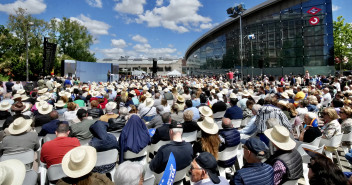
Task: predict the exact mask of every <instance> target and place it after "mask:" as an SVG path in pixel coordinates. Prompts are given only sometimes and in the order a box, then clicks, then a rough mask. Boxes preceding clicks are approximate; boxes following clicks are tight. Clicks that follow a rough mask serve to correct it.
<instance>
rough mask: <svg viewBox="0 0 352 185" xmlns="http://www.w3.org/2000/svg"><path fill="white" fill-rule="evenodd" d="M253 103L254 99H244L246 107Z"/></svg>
mask: <svg viewBox="0 0 352 185" xmlns="http://www.w3.org/2000/svg"><path fill="white" fill-rule="evenodd" d="M254 104H255V102H254V100H251V99H248V100H247V101H246V107H247V108H248V107H251V106H253V105H254Z"/></svg>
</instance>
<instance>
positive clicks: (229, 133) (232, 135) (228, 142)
mask: <svg viewBox="0 0 352 185" xmlns="http://www.w3.org/2000/svg"><path fill="white" fill-rule="evenodd" d="M219 135H220V136H221V137H222V138H223V139H224V140H225V144H222V145H220V147H219V152H221V151H223V150H225V148H227V147H234V146H237V145H238V144H240V140H241V136H240V133H239V132H238V131H237V129H236V128H228V129H222V130H220V131H219ZM236 159H237V157H236V156H235V157H233V158H231V159H229V160H226V161H220V160H219V161H218V165H219V166H221V167H223V168H227V167H230V166H232V165H234V164H235V162H236Z"/></svg>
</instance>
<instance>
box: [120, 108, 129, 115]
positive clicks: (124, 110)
mask: <svg viewBox="0 0 352 185" xmlns="http://www.w3.org/2000/svg"><path fill="white" fill-rule="evenodd" d="M119 114H120V115H121V116H126V115H127V114H128V109H127V108H126V107H120V109H119Z"/></svg>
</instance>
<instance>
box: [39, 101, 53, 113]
mask: <svg viewBox="0 0 352 185" xmlns="http://www.w3.org/2000/svg"><path fill="white" fill-rule="evenodd" d="M37 109H38V112H39V113H40V114H49V113H50V112H51V111H52V110H53V106H52V105H50V104H48V103H44V104H43V105H42V106H40V107H37Z"/></svg>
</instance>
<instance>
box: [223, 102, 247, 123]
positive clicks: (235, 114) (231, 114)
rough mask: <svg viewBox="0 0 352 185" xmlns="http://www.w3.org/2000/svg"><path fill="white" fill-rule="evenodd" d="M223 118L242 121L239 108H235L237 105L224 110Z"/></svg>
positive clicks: (241, 112) (241, 113)
mask: <svg viewBox="0 0 352 185" xmlns="http://www.w3.org/2000/svg"><path fill="white" fill-rule="evenodd" d="M224 117H225V118H229V119H231V120H233V119H242V118H243V111H242V109H241V108H239V107H237V105H235V106H232V107H230V108H229V109H227V110H226V112H225V114H224Z"/></svg>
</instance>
